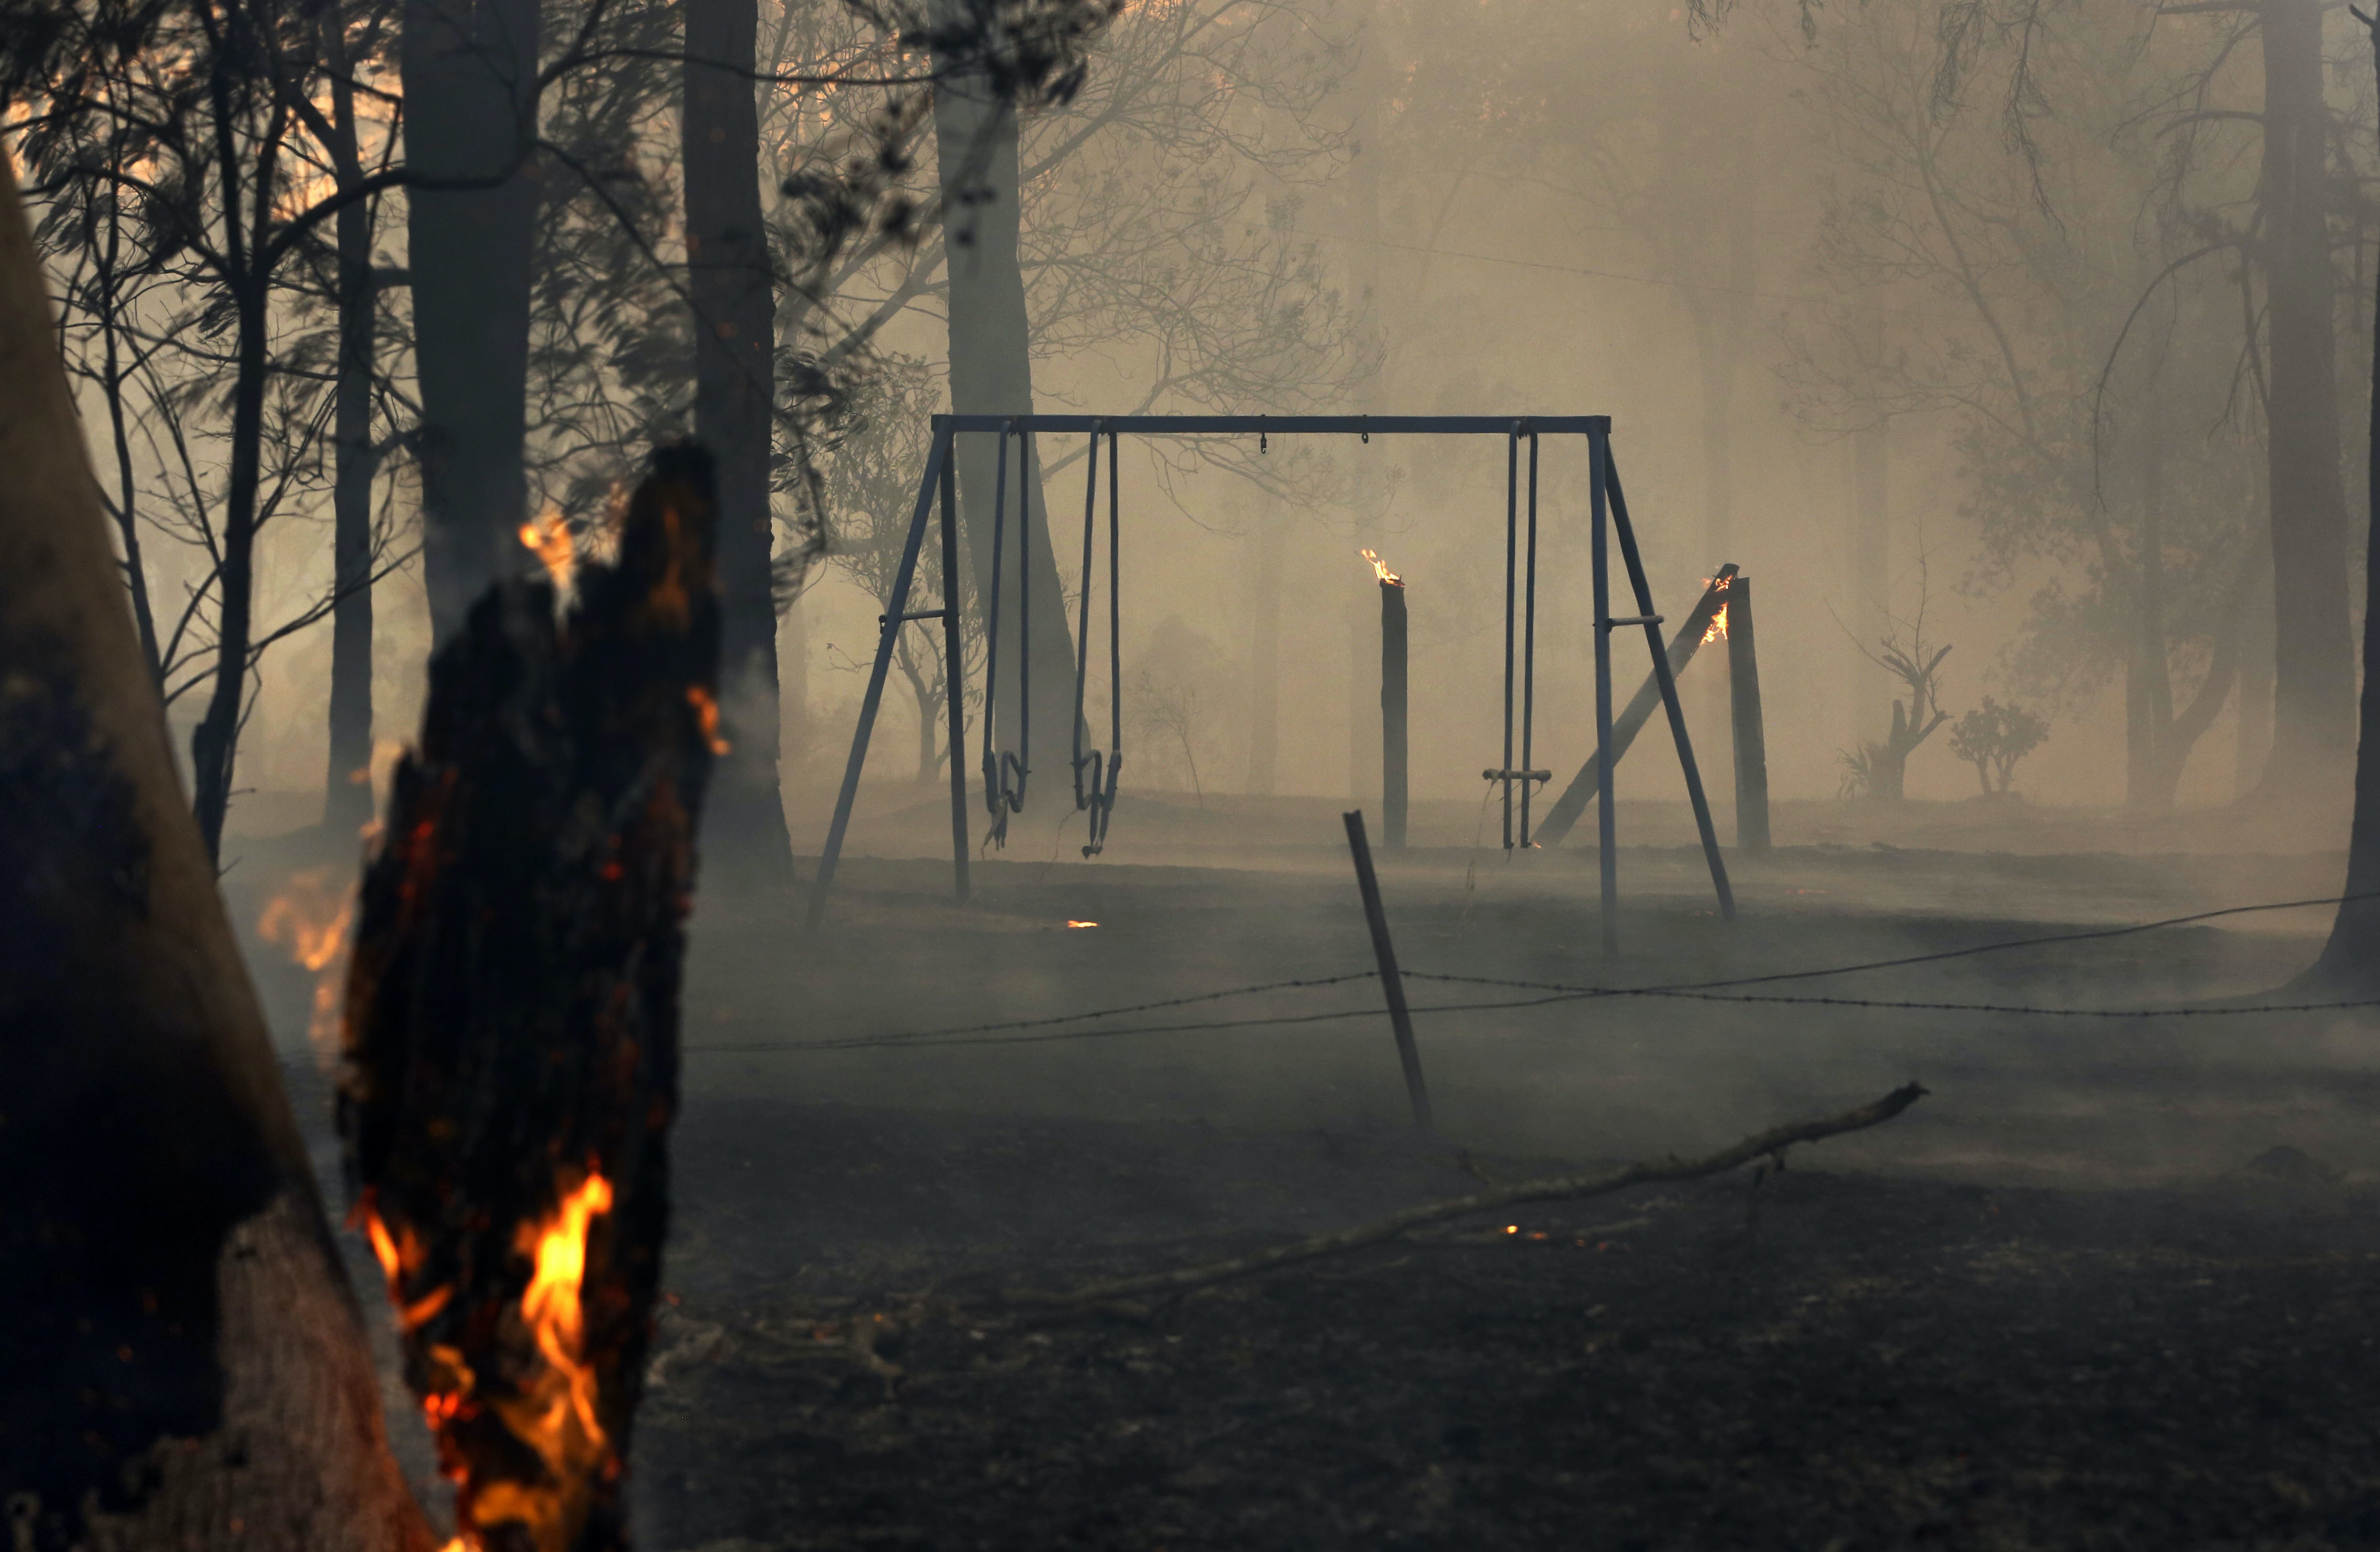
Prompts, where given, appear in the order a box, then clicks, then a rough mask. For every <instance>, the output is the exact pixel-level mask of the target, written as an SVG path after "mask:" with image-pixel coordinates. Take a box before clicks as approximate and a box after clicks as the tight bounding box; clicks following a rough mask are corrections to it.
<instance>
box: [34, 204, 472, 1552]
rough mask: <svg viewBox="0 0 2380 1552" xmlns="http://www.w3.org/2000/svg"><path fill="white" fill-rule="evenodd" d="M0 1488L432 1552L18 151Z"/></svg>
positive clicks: (71, 1519)
mask: <svg viewBox="0 0 2380 1552" xmlns="http://www.w3.org/2000/svg"><path fill="white" fill-rule="evenodd" d="M0 467H6V469H7V470H8V492H9V496H8V501H7V503H6V505H5V506H0V682H6V684H7V685H9V694H8V695H7V696H6V697H5V699H0V921H6V923H8V925H9V929H8V931H6V933H0V1094H5V1095H6V1100H5V1102H4V1103H5V1109H6V1112H7V1117H6V1124H5V1125H0V1181H6V1182H7V1210H6V1214H5V1215H0V1309H5V1310H6V1311H7V1312H8V1318H7V1320H6V1323H5V1324H0V1374H5V1375H6V1376H7V1382H6V1385H0V1499H5V1500H6V1502H7V1504H8V1506H9V1518H10V1522H11V1524H12V1526H13V1527H14V1529H15V1532H16V1545H18V1546H124V1547H135V1546H138V1547H152V1546H153V1547H165V1546H171V1547H176V1548H188V1549H189V1552H230V1549H231V1548H235V1547H237V1548H240V1549H242V1552H427V1549H428V1548H429V1546H430V1545H431V1538H430V1534H429V1530H428V1527H427V1525H426V1524H425V1523H424V1522H423V1521H422V1518H421V1515H420V1513H419V1510H417V1509H416V1508H415V1507H414V1504H413V1500H412V1498H411V1497H410V1495H409V1494H408V1492H407V1488H406V1485H405V1483H404V1479H403V1477H402V1475H401V1473H399V1471H398V1469H397V1465H396V1462H395V1458H394V1457H393V1456H392V1455H391V1453H390V1451H389V1449H388V1445H387V1440H386V1437H385V1434H384V1432H383V1425H382V1421H381V1410H380V1396H379V1389H378V1386H377V1383H376V1381H375V1379H374V1376H373V1371H372V1361H371V1354H370V1349H369V1347H368V1346H367V1344H366V1341H365V1337H364V1329H363V1323H362V1321H361V1319H360V1318H359V1316H358V1311H357V1306H356V1303H355V1299H354V1296H353V1294H352V1293H351V1292H350V1291H349V1290H348V1288H347V1284H346V1278H345V1274H344V1272H343V1270H342V1269H341V1267H340V1264H339V1256H338V1252H337V1251H336V1249H335V1248H334V1244H333V1242H332V1238H331V1228H330V1224H329V1223H328V1221H327V1220H326V1219H325V1218H324V1215H323V1212H322V1204H321V1201H320V1199H319V1197H318V1195H317V1193H316V1190H315V1185H314V1175H313V1168H312V1164H311V1162H310V1159H309V1158H308V1156H307V1151H306V1147H305V1144H304V1141H303V1139H302V1138H301V1137H300V1136H299V1134H298V1130H297V1122H296V1121H295V1119H294V1117H293V1116H292V1115H291V1113H290V1109H289V1105H288V1102H287V1100H286V1098H285V1096H284V1095H283V1093H282V1089H281V1081H280V1076H279V1073H278V1070H277V1069H276V1067H275V1064H274V1061H273V1049H272V1044H271V1040H270V1037H269V1036H268V1035H267V1033H266V1030H265V1024H264V1018H263V1014H262V1012H261V1010H260V1008H259V1007H258V1004H257V1001H256V997H255V993H254V991H253V989H252V988H250V987H249V982H248V977H247V974H246V972H245V970H244V968H243V966H242V964H241V960H240V953H239V948H238V944H237V940H235V939H234V937H233V935H232V930H231V924H230V922H229V921H228V919H226V917H225V914H224V909H223V903H222V897H221V896H220V894H219V893H218V892H217V891H216V888H215V874H214V867H213V863H212V858H211V857H210V856H209V855H208V854H207V851H206V848H205V846H204V845H203V844H202V843H201V841H200V834H199V831H198V829H197V827H196V825H195V824H194V823H193V822H192V819H191V817H190V814H189V811H188V809H186V808H185V807H184V806H183V805H182V800H181V794H180V791H179V786H178V783H177V782H176V777H175V772H174V762H173V755H172V752H171V746H170V744H169V741H168V740H169V735H168V734H167V732H166V728H165V719H164V708H163V707H162V705H161V704H160V702H159V697H158V693H157V687H156V684H155V682H154V680H153V679H152V676H151V674H150V673H149V668H148V665H147V663H146V661H144V658H143V654H142V652H141V649H140V644H139V642H138V640H137V639H136V637H135V635H134V627H133V622H132V617H131V614H130V612H128V610H127V609H126V608H125V605H124V585H123V581H122V578H121V576H119V574H118V570H117V566H116V562H115V555H114V554H113V552H111V551H110V548H109V545H108V540H107V533H106V526H105V519H104V517H103V515H102V514H101V512H100V509H99V504H98V501H97V486H96V485H95V484H94V482H93V480H92V478H91V468H90V466H89V464H88V463H87V462H86V461H85V455H84V451H83V439H82V429H81V426H80V424H79V420H78V418H77V415H76V411H75V406H74V404H73V401H72V398H71V395H70V394H69V391H68V388H67V381H66V376H65V372H64V370H63V368H62V367H61V365H60V363H59V360H58V356H57V346H56V338H55V334H54V333H53V332H52V326H51V321H50V317H49V309H48V303H47V300H46V297H45V295H44V292H43V286H42V273H41V268H40V265H39V262H38V261H37V258H36V255H35V251H34V248H33V244H32V240H31V236H30V233H29V232H28V230H27V228H26V224H25V221H24V216H23V212H22V209H21V207H20V206H19V205H18V200H17V197H16V186H15V181H14V176H13V174H12V173H11V172H10V171H9V169H8V167H7V165H6V162H5V161H0Z"/></svg>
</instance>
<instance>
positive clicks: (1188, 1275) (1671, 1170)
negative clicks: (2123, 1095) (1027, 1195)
mask: <svg viewBox="0 0 2380 1552" xmlns="http://www.w3.org/2000/svg"><path fill="white" fill-rule="evenodd" d="M1922 1097H1925V1089H1924V1088H1923V1087H1921V1086H1919V1085H1916V1084H1904V1085H1901V1086H1900V1087H1899V1088H1896V1089H1894V1090H1893V1091H1892V1092H1891V1093H1889V1094H1888V1095H1886V1096H1885V1097H1883V1098H1881V1099H1878V1100H1876V1102H1875V1103H1874V1104H1870V1105H1862V1106H1861V1107H1860V1108H1859V1109H1855V1110H1845V1111H1844V1112H1843V1113H1842V1114H1840V1115H1839V1116H1829V1117H1828V1118H1827V1119H1826V1120H1824V1121H1804V1122H1795V1123H1793V1124H1791V1125H1789V1126H1779V1127H1776V1128H1773V1129H1771V1130H1769V1131H1767V1132H1763V1133H1761V1134H1758V1135H1756V1136H1751V1137H1746V1138H1744V1139H1743V1141H1742V1142H1740V1143H1737V1144H1736V1145H1735V1146H1732V1147H1727V1148H1722V1149H1720V1150H1719V1151H1718V1152H1717V1153H1714V1154H1709V1155H1706V1157H1704V1158H1669V1159H1663V1160H1661V1161H1660V1162H1658V1163H1654V1164H1630V1165H1626V1166H1624V1167H1622V1168H1621V1169H1618V1170H1604V1171H1601V1172H1600V1173H1597V1174H1584V1175H1547V1176H1543V1177H1541V1178H1539V1179H1536V1180H1527V1181H1516V1182H1513V1183H1512V1184H1511V1185H1504V1186H1498V1187H1496V1188H1495V1189H1493V1190H1490V1191H1482V1192H1478V1193H1476V1194H1473V1195H1469V1196H1455V1197H1451V1198H1449V1199H1448V1200H1446V1201H1443V1202H1432V1203H1429V1204H1427V1206H1418V1207H1408V1208H1406V1209H1405V1210H1404V1211H1403V1212H1400V1213H1391V1214H1390V1215H1389V1216H1388V1217H1386V1218H1376V1219H1373V1220H1372V1221H1371V1222H1369V1223H1360V1224H1357V1225H1356V1226H1355V1227H1354V1228H1352V1229H1342V1230H1340V1231H1337V1232H1335V1233H1330V1234H1317V1235H1314V1236H1313V1237H1312V1238H1310V1239H1304V1240H1294V1241H1292V1242H1291V1243H1288V1244H1282V1245H1274V1246H1273V1247H1271V1248H1270V1249H1269V1250H1260V1251H1257V1252H1256V1253H1255V1254H1254V1255H1236V1256H1233V1257H1232V1258H1231V1259H1230V1260H1227V1261H1209V1262H1208V1263H1206V1264H1205V1265H1203V1266H1197V1267H1182V1268H1180V1269H1179V1270H1176V1271H1171V1272H1153V1273H1148V1274H1147V1275H1144V1276H1140V1277H1126V1278H1109V1279H1105V1280H1103V1281H1099V1282H1089V1283H1085V1284H1084V1285H1083V1286H1081V1287H1079V1288H1075V1289H1071V1290H1069V1291H1065V1292H1062V1293H1043V1292H1038V1291H1027V1290H1017V1291H1011V1292H1009V1293H1007V1294H1005V1295H1003V1296H1002V1297H1003V1302H1004V1303H1009V1304H1012V1305H1020V1306H1034V1307H1039V1308H1045V1309H1046V1308H1074V1307H1078V1306H1082V1305H1091V1304H1114V1303H1118V1302H1120V1301H1127V1300H1132V1299H1135V1298H1138V1297H1141V1296H1143V1295H1147V1294H1172V1293H1186V1292H1188V1291H1191V1290H1193V1289H1196V1288H1205V1287H1208V1286H1209V1285H1210V1284H1213V1283H1218V1282H1227V1281H1229V1280H1231V1279H1233V1278H1239V1277H1247V1276H1249V1275H1251V1274H1253V1273H1257V1272H1269V1271H1270V1270H1272V1269H1273V1268H1274V1267H1286V1266H1290V1265H1292V1264H1293V1263H1295V1262H1299V1261H1312V1260H1315V1259H1317V1258H1318V1257H1320V1256H1324V1255H1342V1254H1343V1253H1345V1252H1347V1251H1351V1250H1361V1249H1362V1248H1363V1247H1364V1246H1366V1245H1371V1244H1378V1243H1381V1242H1382V1241H1384V1240H1393V1239H1395V1238H1397V1237H1398V1236H1400V1235H1402V1234H1404V1233H1406V1232H1408V1231H1412V1230H1415V1229H1418V1228H1421V1227H1422V1226H1424V1225H1425V1224H1430V1223H1442V1222H1444V1221H1446V1220H1447V1219H1454V1218H1467V1217H1469V1216H1470V1215H1471V1214H1473V1213H1482V1212H1489V1211H1493V1210H1495V1209H1497V1208H1501V1207H1510V1206H1519V1205H1520V1204H1521V1203H1523V1202H1550V1201H1556V1200H1561V1199H1565V1198H1573V1197H1580V1196H1602V1195H1607V1194H1609V1193H1611V1192H1614V1191H1624V1190H1626V1189H1627V1188H1628V1187H1629V1186H1632V1185H1644V1184H1646V1183H1649V1182H1654V1181H1689V1180H1701V1179H1703V1178H1705V1177H1706V1176H1709V1175H1723V1174H1725V1173H1727V1171H1729V1170H1732V1169H1734V1168H1736V1167H1737V1166H1738V1165H1742V1164H1749V1163H1751V1162H1752V1161H1753V1160H1754V1159H1755V1158H1764V1157H1768V1156H1774V1155H1781V1154H1782V1153H1783V1152H1784V1151H1785V1150H1786V1149H1787V1148H1789V1147H1791V1146H1793V1145H1794V1144H1795V1143H1815V1142H1817V1141H1818V1140H1819V1139H1821V1138H1824V1137H1836V1136H1840V1135H1841V1134H1844V1133H1846V1132H1861V1131H1864V1130H1866V1129H1867V1128H1868V1127H1871V1126H1880V1125H1882V1124H1883V1123H1884V1122H1888V1121H1890V1120H1891V1119H1892V1118H1893V1117H1895V1116H1897V1115H1899V1114H1900V1112H1901V1111H1903V1110H1905V1109H1909V1107H1910V1106H1912V1105H1913V1104H1915V1103H1917V1101H1918V1100H1919V1099H1920V1098H1922Z"/></svg>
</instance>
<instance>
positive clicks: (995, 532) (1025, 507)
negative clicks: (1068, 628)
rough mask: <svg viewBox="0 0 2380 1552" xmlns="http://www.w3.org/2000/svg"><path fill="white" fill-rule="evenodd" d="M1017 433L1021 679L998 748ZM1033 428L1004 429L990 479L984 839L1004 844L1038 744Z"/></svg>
mask: <svg viewBox="0 0 2380 1552" xmlns="http://www.w3.org/2000/svg"><path fill="white" fill-rule="evenodd" d="M1012 433H1014V435H1015V437H1016V595H1017V598H1016V601H1017V611H1016V613H1017V620H1016V642H1017V651H1018V657H1017V661H1018V664H1019V667H1018V670H1017V680H1016V713H1017V715H1016V723H1017V748H1016V752H1015V753H1014V754H1011V753H1009V752H1008V751H1007V750H1004V749H999V748H998V746H997V744H996V742H995V741H996V739H997V737H998V731H997V721H998V718H997V716H996V715H995V711H996V702H997V699H998V696H999V690H1000V600H1001V592H1002V587H1001V573H1002V562H1003V557H1004V556H1005V554H1006V550H1007V543H1006V540H1007V533H1006V528H1007V503H1008V439H1009V436H1010V435H1011V434H1012ZM1030 439H1031V433H1030V432H1028V431H1019V430H1016V427H1015V422H1014V421H1011V422H1009V423H1008V424H1007V425H1004V426H1002V428H1001V430H1000V456H999V460H998V463H997V465H996V467H995V472H994V473H993V476H992V483H991V599H990V602H989V603H988V604H987V605H986V606H985V631H984V667H983V801H984V806H985V807H987V808H989V809H990V811H991V817H992V822H991V830H990V834H989V835H987V836H986V837H985V839H986V840H987V841H988V842H989V843H991V844H993V845H996V846H1000V847H1002V848H1005V847H1006V846H1007V844H1008V816H1009V815H1011V814H1014V813H1019V812H1022V811H1023V809H1024V807H1025V781H1026V775H1027V774H1028V772H1029V761H1030V758H1031V750H1032V747H1033V677H1032V673H1031V668H1032V639H1033V637H1032V623H1033V567H1032V564H1031V559H1030V557H1031V555H1032V548H1031V544H1030V538H1029V533H1030V529H1029V526H1030V524H1031V522H1032V515H1033V500H1032V494H1031V492H1032V488H1033V487H1032V479H1033V443H1032V442H1031V440H1030Z"/></svg>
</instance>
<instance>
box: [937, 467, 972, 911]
mask: <svg viewBox="0 0 2380 1552" xmlns="http://www.w3.org/2000/svg"><path fill="white" fill-rule="evenodd" d="M957 462H958V460H956V459H955V458H945V459H943V460H942V662H943V667H942V709H943V710H944V711H945V712H947V713H948V714H949V720H950V751H951V875H952V877H951V889H952V892H953V894H954V895H955V896H956V897H957V899H958V903H960V904H962V905H964V904H965V903H967V818H966V806H967V786H966V761H965V758H963V754H964V751H965V746H966V697H965V695H964V694H963V693H962V691H963V690H964V689H965V685H966V640H965V635H964V624H965V622H964V621H962V620H961V619H960V617H959V524H958V508H959V497H958V469H957Z"/></svg>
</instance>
